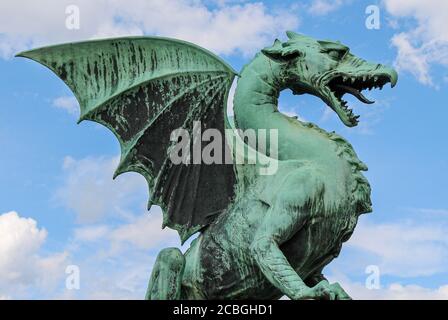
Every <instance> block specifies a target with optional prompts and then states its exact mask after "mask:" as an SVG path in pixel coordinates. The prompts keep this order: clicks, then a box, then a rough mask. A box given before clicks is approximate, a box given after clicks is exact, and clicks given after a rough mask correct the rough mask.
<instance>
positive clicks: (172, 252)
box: [145, 248, 185, 300]
mask: <svg viewBox="0 0 448 320" xmlns="http://www.w3.org/2000/svg"><path fill="white" fill-rule="evenodd" d="M184 268H185V257H184V255H183V254H182V252H181V251H180V250H179V249H178V248H166V249H163V250H162V251H160V253H159V254H158V256H157V259H156V262H155V264H154V268H153V270H152V273H151V279H150V280H149V284H148V289H147V291H146V297H145V299H146V300H178V299H180V295H181V283H182V275H183V272H184Z"/></svg>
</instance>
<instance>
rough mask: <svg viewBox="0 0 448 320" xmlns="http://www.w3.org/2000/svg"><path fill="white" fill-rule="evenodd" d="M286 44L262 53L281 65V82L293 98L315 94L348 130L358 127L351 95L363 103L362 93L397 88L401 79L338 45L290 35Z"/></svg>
mask: <svg viewBox="0 0 448 320" xmlns="http://www.w3.org/2000/svg"><path fill="white" fill-rule="evenodd" d="M287 36H288V38H289V40H288V41H287V42H283V43H282V42H281V41H279V40H276V41H275V42H274V45H273V46H272V47H269V48H265V49H263V50H262V53H263V54H265V55H266V56H268V57H269V58H270V59H272V60H274V61H276V62H277V63H279V64H280V65H281V71H280V75H281V78H282V79H281V81H282V82H284V85H285V86H286V87H287V88H290V89H291V90H292V91H293V93H294V94H305V93H308V94H312V95H315V96H317V97H319V98H321V99H322V100H323V101H324V102H325V103H326V104H327V105H328V106H329V107H330V108H331V109H333V110H334V112H336V114H337V115H338V116H339V118H340V119H341V121H342V122H343V123H344V124H345V125H346V126H348V127H354V126H356V125H357V124H358V119H359V116H358V115H355V114H354V113H353V111H352V109H350V108H349V106H347V102H346V101H345V100H343V99H342V97H343V96H344V94H346V93H350V94H352V95H353V96H355V97H356V98H358V99H359V100H360V101H362V102H364V103H368V104H371V103H374V101H370V100H368V99H367V98H366V97H365V96H364V95H363V94H362V90H364V89H369V90H371V89H372V88H380V89H382V88H383V86H384V85H385V84H386V83H390V84H391V86H392V87H394V86H395V84H396V83H397V80H398V75H397V72H396V71H395V70H393V69H392V68H389V67H386V66H383V65H381V64H377V63H370V62H367V61H365V60H363V59H361V58H358V57H356V56H355V55H353V54H352V53H350V50H349V48H348V47H347V46H344V45H343V44H341V43H339V42H333V41H320V40H315V39H313V38H310V37H306V36H303V35H299V34H297V33H294V32H291V31H288V32H287Z"/></svg>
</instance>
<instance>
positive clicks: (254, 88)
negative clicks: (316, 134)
mask: <svg viewBox="0 0 448 320" xmlns="http://www.w3.org/2000/svg"><path fill="white" fill-rule="evenodd" d="M286 88H287V79H286V77H285V74H284V71H283V68H282V66H281V64H279V63H275V62H273V61H272V60H271V59H268V58H267V57H266V56H265V55H264V54H262V53H259V54H257V55H256V56H255V58H254V59H253V60H252V61H251V62H249V63H248V64H247V65H246V66H245V67H244V68H243V70H242V71H241V74H240V78H239V79H238V85H237V87H236V90H235V96H234V100H233V108H234V113H235V125H236V127H237V128H239V129H242V130H247V129H279V128H282V127H283V126H285V125H286V123H288V122H290V121H291V118H290V117H287V116H285V115H283V114H282V113H281V112H279V110H278V98H279V95H280V92H281V91H282V90H284V89H286ZM296 122H297V123H296V125H299V126H301V125H302V123H301V122H299V121H296Z"/></svg>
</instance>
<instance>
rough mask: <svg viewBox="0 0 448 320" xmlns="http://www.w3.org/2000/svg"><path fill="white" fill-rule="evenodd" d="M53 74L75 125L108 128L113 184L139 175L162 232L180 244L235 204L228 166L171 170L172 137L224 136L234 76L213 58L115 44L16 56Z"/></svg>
mask: <svg viewBox="0 0 448 320" xmlns="http://www.w3.org/2000/svg"><path fill="white" fill-rule="evenodd" d="M19 56H22V57H27V58H30V59H33V60H35V61H37V62H39V63H41V64H43V65H45V66H47V67H48V68H50V69H51V70H52V71H53V72H55V73H56V74H57V75H58V76H59V77H60V78H61V79H62V80H63V81H64V82H65V83H66V84H67V85H68V86H69V87H70V89H71V90H72V91H73V93H74V94H75V96H76V98H77V99H78V101H79V104H80V107H81V115H80V120H79V121H82V120H91V121H95V122H98V123H100V124H102V125H104V126H106V127H107V128H109V129H110V130H111V131H112V132H113V133H114V134H115V136H116V137H117V139H118V140H119V142H120V146H121V161H120V164H119V166H118V168H117V170H116V172H115V177H116V176H117V175H119V174H121V173H124V172H129V171H135V172H138V173H140V174H142V175H143V176H144V177H145V178H146V180H147V182H148V184H149V190H150V194H151V199H150V201H149V207H150V206H151V205H152V204H157V205H160V206H161V207H162V209H163V212H164V226H168V227H171V228H173V229H176V230H177V231H179V233H180V235H181V238H182V240H183V241H185V240H186V239H187V238H188V237H190V236H191V235H192V234H193V233H195V232H197V231H198V230H200V229H201V228H203V227H204V226H206V225H208V224H209V223H210V222H211V221H212V220H213V218H214V216H215V215H217V214H219V213H220V212H222V210H224V209H225V208H226V207H227V205H228V203H229V201H230V200H231V198H232V197H233V184H234V173H233V166H232V165H207V166H200V165H189V166H187V165H174V164H173V163H172V162H171V161H170V158H169V157H168V150H169V148H170V146H171V142H170V134H171V132H172V131H174V130H175V129H177V128H184V129H187V130H189V131H190V132H191V131H192V129H193V128H192V127H193V121H201V122H202V124H203V126H204V128H205V129H206V128H216V129H219V130H220V131H221V132H223V131H224V130H223V129H224V112H225V108H224V106H225V105H226V100H227V92H228V90H229V88H230V86H231V84H232V81H233V78H234V76H235V72H234V71H233V70H232V68H231V67H230V66H228V65H227V64H225V63H224V62H222V61H221V60H220V58H218V57H217V56H215V55H213V54H211V53H210V52H208V51H206V50H204V49H202V48H199V47H197V46H195V45H193V44H189V43H185V42H183V41H178V40H172V39H164V38H151V37H140V38H121V39H111V40H98V41H87V42H80V43H71V44H66V45H57V46H51V47H45V48H41V49H35V50H31V51H27V52H23V53H20V54H19Z"/></svg>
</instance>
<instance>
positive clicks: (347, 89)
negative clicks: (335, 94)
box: [336, 84, 375, 104]
mask: <svg viewBox="0 0 448 320" xmlns="http://www.w3.org/2000/svg"><path fill="white" fill-rule="evenodd" d="M336 87H337V89H339V90H341V91H343V92H346V93H350V94H351V95H353V96H355V97H356V98H358V100H359V101H361V102H364V103H367V104H372V103H375V101H372V100H369V99H367V98H366V97H365V96H364V95H363V94H362V93H361V91H359V90H358V89H355V88H352V87H349V86H344V85H342V84H339V85H337V86H336Z"/></svg>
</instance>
